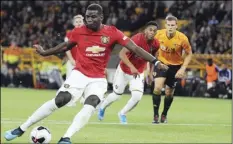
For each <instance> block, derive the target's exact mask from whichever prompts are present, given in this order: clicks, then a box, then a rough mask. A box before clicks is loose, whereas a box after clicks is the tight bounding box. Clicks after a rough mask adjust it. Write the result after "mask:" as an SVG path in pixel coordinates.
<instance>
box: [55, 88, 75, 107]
mask: <svg viewBox="0 0 233 144" xmlns="http://www.w3.org/2000/svg"><path fill="white" fill-rule="evenodd" d="M71 98H72V96H71V94H70V93H69V92H67V91H65V92H63V91H60V92H59V93H58V94H57V96H56V98H55V104H56V105H57V107H58V108H60V107H63V106H64V105H66V104H67V103H68V102H69V101H70V100H71Z"/></svg>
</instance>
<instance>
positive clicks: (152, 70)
mask: <svg viewBox="0 0 233 144" xmlns="http://www.w3.org/2000/svg"><path fill="white" fill-rule="evenodd" d="M150 65H151V66H150V74H151V75H153V72H154V68H155V66H154V65H152V64H150Z"/></svg>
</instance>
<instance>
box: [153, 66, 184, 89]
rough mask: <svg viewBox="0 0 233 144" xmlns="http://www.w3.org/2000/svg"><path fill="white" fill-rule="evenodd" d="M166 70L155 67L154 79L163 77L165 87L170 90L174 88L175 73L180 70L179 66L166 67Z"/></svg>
mask: <svg viewBox="0 0 233 144" xmlns="http://www.w3.org/2000/svg"><path fill="white" fill-rule="evenodd" d="M168 67H169V68H168V70H161V69H157V68H156V67H155V69H154V78H158V77H164V78H166V80H165V83H164V84H165V85H167V86H169V87H170V88H175V86H176V82H177V78H175V75H176V72H177V71H178V70H179V69H180V67H181V65H168Z"/></svg>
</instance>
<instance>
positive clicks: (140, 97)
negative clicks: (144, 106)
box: [132, 91, 143, 101]
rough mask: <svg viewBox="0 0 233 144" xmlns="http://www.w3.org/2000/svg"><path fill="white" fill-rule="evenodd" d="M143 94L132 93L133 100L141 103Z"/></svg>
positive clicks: (138, 92)
mask: <svg viewBox="0 0 233 144" xmlns="http://www.w3.org/2000/svg"><path fill="white" fill-rule="evenodd" d="M142 95H143V93H142V92H141V91H132V98H133V99H134V101H140V100H141V99H142Z"/></svg>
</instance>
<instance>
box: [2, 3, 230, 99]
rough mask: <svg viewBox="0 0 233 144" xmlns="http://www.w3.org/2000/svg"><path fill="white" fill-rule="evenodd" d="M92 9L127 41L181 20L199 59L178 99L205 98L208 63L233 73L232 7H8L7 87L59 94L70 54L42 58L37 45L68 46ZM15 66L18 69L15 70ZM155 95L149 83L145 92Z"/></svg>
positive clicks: (4, 78) (4, 23) (182, 83)
mask: <svg viewBox="0 0 233 144" xmlns="http://www.w3.org/2000/svg"><path fill="white" fill-rule="evenodd" d="M90 3H100V4H101V5H102V6H103V9H104V16H105V18H104V22H103V23H104V24H108V25H115V26H116V27H117V28H118V29H120V30H122V31H123V32H124V33H125V34H126V35H127V36H132V35H133V34H135V33H137V32H138V31H140V30H141V29H142V28H143V26H144V25H145V24H146V23H147V22H148V21H150V20H156V21H157V22H158V23H159V26H160V28H164V18H165V17H166V16H167V15H168V14H173V15H175V16H176V17H177V18H178V19H179V22H178V26H179V28H178V30H180V31H181V32H183V33H184V34H186V35H187V36H188V38H189V41H190V43H191V46H192V49H193V53H194V56H193V59H192V62H191V63H190V65H189V68H188V69H187V77H186V78H185V79H183V80H180V81H179V82H178V84H177V90H176V95H179V96H204V95H205V93H206V81H205V64H206V61H207V59H208V58H213V60H214V62H215V63H216V65H218V66H219V67H221V65H222V64H223V63H225V64H227V67H228V68H229V69H231V68H232V55H231V53H232V31H231V29H232V1H124V0H122V1H46V2H44V1H35V2H34V1H2V2H1V52H2V55H1V56H2V61H1V86H3V87H35V88H48V89H57V88H59V86H60V85H61V83H62V82H63V79H64V78H65V75H64V74H65V62H66V57H65V56H64V54H61V55H57V56H50V57H40V56H39V55H37V54H35V53H34V50H33V49H31V47H32V45H33V44H36V43H39V44H41V45H43V46H45V47H52V46H55V45H56V44H58V43H60V42H62V41H63V40H64V37H65V34H66V32H67V31H69V30H71V29H72V28H73V26H72V18H73V16H75V15H77V14H82V15H84V12H85V8H86V7H87V5H89V4H90ZM9 48H10V49H9ZM11 48H12V49H13V51H14V52H12V50H11ZM120 48H121V47H120V46H119V45H116V46H115V48H114V51H113V52H112V57H111V60H110V62H109V64H108V81H109V83H110V84H109V90H111V83H112V79H113V75H114V72H115V69H116V67H117V65H118V63H119V57H118V52H119V50H120ZM11 63H13V64H11ZM9 64H11V66H12V65H13V67H14V64H15V65H16V66H17V67H16V68H14V69H12V68H11V67H10V66H9ZM12 70H13V71H12ZM62 77H63V79H62ZM230 87H231V86H230ZM150 91H151V90H150V86H148V85H147V84H146V83H145V92H146V93H150ZM229 95H230V93H229ZM213 97H217V95H215V96H213Z"/></svg>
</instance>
